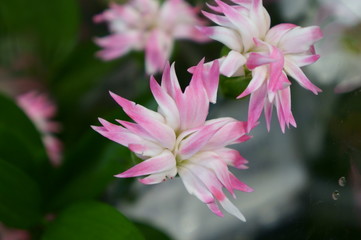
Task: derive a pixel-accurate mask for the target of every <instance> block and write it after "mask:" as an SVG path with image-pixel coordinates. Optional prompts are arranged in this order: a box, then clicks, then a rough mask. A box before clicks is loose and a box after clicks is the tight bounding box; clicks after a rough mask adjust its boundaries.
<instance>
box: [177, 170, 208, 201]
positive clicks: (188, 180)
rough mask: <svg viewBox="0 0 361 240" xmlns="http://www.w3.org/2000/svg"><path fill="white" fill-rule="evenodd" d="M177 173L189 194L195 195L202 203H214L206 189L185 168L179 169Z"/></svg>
mask: <svg viewBox="0 0 361 240" xmlns="http://www.w3.org/2000/svg"><path fill="white" fill-rule="evenodd" d="M178 173H179V176H180V177H181V179H182V181H183V184H184V186H185V188H186V189H187V191H188V193H189V194H192V195H195V196H196V197H197V198H198V199H199V200H201V201H202V202H204V203H208V204H209V203H212V202H214V197H213V195H212V194H211V193H210V192H209V191H208V189H207V187H206V186H205V185H204V184H203V183H202V181H200V180H199V179H198V177H197V176H196V175H194V174H193V173H192V172H191V171H190V170H189V169H188V168H187V167H179V169H178Z"/></svg>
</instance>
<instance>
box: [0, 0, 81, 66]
mask: <svg viewBox="0 0 361 240" xmlns="http://www.w3.org/2000/svg"><path fill="white" fill-rule="evenodd" d="M78 25H79V9H78V2H77V1H76V0H61V1H47V0H32V1H28V0H2V1H1V3H0V30H2V31H3V35H4V33H5V34H6V35H14V36H22V37H25V36H26V37H27V38H28V39H29V40H31V41H34V43H36V44H35V45H36V46H35V48H36V49H37V52H38V53H40V54H41V56H42V59H43V63H44V64H45V65H46V66H47V68H49V67H50V68H52V67H54V66H56V65H57V64H59V63H61V62H62V61H63V60H64V58H65V57H66V56H67V55H68V54H69V53H70V52H71V50H72V48H73V47H74V45H75V43H76V41H77V36H78Z"/></svg>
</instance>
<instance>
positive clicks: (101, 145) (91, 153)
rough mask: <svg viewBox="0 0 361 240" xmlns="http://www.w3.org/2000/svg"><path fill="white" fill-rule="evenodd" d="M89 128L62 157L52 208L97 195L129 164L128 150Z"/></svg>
mask: <svg viewBox="0 0 361 240" xmlns="http://www.w3.org/2000/svg"><path fill="white" fill-rule="evenodd" d="M89 131H91V132H90V133H89V134H87V136H86V137H85V139H82V141H80V143H79V145H78V146H76V147H75V148H74V150H75V151H74V152H73V154H71V155H70V156H68V157H67V158H66V159H65V162H64V166H63V168H62V169H61V173H60V174H61V176H60V177H59V181H58V182H59V184H58V188H57V192H56V193H55V194H56V195H55V197H54V199H53V202H52V203H51V205H50V208H51V209H58V208H60V207H62V206H65V205H67V204H69V203H71V202H74V201H80V200H88V199H93V198H95V197H98V196H99V195H100V194H101V193H102V192H103V191H104V190H105V188H106V186H107V185H108V184H109V183H110V182H111V181H114V180H115V179H116V178H115V177H114V175H115V174H117V173H119V172H121V171H122V170H124V169H125V168H126V167H128V165H127V163H128V161H125V160H124V158H127V157H128V158H130V156H129V151H128V150H127V149H126V148H124V147H122V146H120V145H119V144H116V143H113V142H109V140H107V139H104V138H102V137H101V136H99V135H98V133H96V132H94V131H92V130H89Z"/></svg>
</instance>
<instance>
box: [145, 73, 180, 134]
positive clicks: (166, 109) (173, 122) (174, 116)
mask: <svg viewBox="0 0 361 240" xmlns="http://www.w3.org/2000/svg"><path fill="white" fill-rule="evenodd" d="M150 89H151V91H152V93H153V96H154V98H155V100H156V101H157V103H158V106H159V112H160V113H162V115H163V116H164V117H165V120H166V122H165V123H166V124H167V125H169V126H170V127H171V128H173V129H174V130H176V129H178V128H179V126H180V117H179V111H178V108H177V105H176V103H175V101H174V99H172V98H171V97H170V96H169V95H168V94H167V92H165V90H164V89H163V88H161V87H160V86H159V84H158V83H157V81H156V80H155V79H154V77H153V76H152V77H151V79H150Z"/></svg>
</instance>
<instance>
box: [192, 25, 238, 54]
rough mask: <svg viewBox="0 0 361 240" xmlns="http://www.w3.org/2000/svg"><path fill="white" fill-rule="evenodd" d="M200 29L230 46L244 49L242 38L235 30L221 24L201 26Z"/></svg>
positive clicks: (236, 49)
mask: <svg viewBox="0 0 361 240" xmlns="http://www.w3.org/2000/svg"><path fill="white" fill-rule="evenodd" d="M198 29H199V30H200V31H201V32H202V33H204V34H205V35H207V36H208V37H210V38H212V39H213V40H216V41H218V42H221V43H223V44H224V45H226V46H227V47H228V48H230V49H233V50H235V51H238V52H240V51H242V47H243V43H242V39H241V36H240V35H239V34H238V33H237V32H236V31H235V30H232V29H229V28H225V27H219V26H214V27H199V28H198Z"/></svg>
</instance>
